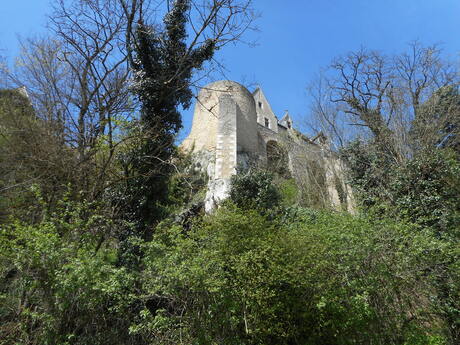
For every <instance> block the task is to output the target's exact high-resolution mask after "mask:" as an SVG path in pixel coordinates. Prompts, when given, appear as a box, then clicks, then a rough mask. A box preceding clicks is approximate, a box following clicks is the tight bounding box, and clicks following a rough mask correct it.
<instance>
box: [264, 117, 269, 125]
mask: <svg viewBox="0 0 460 345" xmlns="http://www.w3.org/2000/svg"><path fill="white" fill-rule="evenodd" d="M264 119H265V127H270V120H269V119H267V118H266V117H264Z"/></svg>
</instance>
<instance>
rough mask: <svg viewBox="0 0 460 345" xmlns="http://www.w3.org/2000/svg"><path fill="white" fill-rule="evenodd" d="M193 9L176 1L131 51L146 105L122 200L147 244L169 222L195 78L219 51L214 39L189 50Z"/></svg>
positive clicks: (136, 87) (141, 30) (139, 33)
mask: <svg viewBox="0 0 460 345" xmlns="http://www.w3.org/2000/svg"><path fill="white" fill-rule="evenodd" d="M190 6H191V4H190V1H189V0H178V1H174V2H173V4H172V7H171V10H170V11H169V12H168V13H167V14H166V15H165V17H164V18H163V24H164V28H163V29H162V30H158V28H154V27H153V26H149V25H145V24H144V23H142V22H140V23H138V26H137V30H136V36H135V42H134V43H133V46H132V47H129V48H131V49H132V51H133V53H134V54H133V56H131V60H132V61H131V62H132V63H131V64H132V66H131V67H132V69H133V73H134V83H133V87H132V89H133V92H134V94H135V95H136V97H137V98H138V99H139V101H140V102H141V116H140V121H139V126H138V130H139V132H140V136H141V138H143V139H142V141H141V142H140V143H139V145H138V146H137V147H135V148H134V149H133V150H132V152H130V154H128V155H127V156H126V157H124V160H123V165H124V167H125V171H126V172H127V173H128V175H129V176H126V177H127V180H126V181H127V183H126V186H125V187H126V188H125V190H123V192H122V193H121V194H122V195H120V199H121V200H122V201H123V204H124V205H123V210H124V212H125V217H126V219H127V220H129V221H130V222H131V223H135V230H134V231H135V236H140V237H142V238H144V239H148V238H149V237H150V231H151V229H152V225H154V224H155V223H156V222H158V221H160V220H161V219H163V218H164V217H165V211H164V209H163V204H164V203H166V202H167V196H168V180H169V178H170V176H171V174H172V172H173V168H172V165H171V158H172V157H173V156H174V155H175V153H176V147H175V145H174V140H175V136H176V134H177V133H178V131H179V129H180V128H181V127H182V121H181V115H180V112H179V108H180V107H182V108H184V109H187V108H188V107H189V106H190V102H191V99H192V96H193V93H192V90H191V88H190V80H191V77H192V73H193V72H194V70H195V69H198V68H201V66H202V65H203V63H204V62H206V61H207V60H209V59H211V58H212V56H213V53H214V49H215V42H214V41H213V40H210V39H209V40H206V41H205V42H204V43H203V44H201V45H199V46H198V47H195V48H193V49H192V48H190V47H188V45H187V15H188V13H189V11H190ZM129 236H131V234H127V235H126V236H125V237H126V238H128V237H129Z"/></svg>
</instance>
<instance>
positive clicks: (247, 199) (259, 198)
mask: <svg viewBox="0 0 460 345" xmlns="http://www.w3.org/2000/svg"><path fill="white" fill-rule="evenodd" d="M230 199H231V200H232V201H233V202H234V203H235V204H236V205H238V206H240V207H242V208H247V209H253V208H257V209H259V210H267V209H270V208H273V207H276V206H279V202H280V199H281V196H280V193H279V191H278V189H277V188H276V187H275V185H274V183H273V175H272V174H271V173H270V172H268V171H264V170H254V169H250V170H249V171H247V172H244V173H240V174H238V175H234V176H232V181H231V190H230Z"/></svg>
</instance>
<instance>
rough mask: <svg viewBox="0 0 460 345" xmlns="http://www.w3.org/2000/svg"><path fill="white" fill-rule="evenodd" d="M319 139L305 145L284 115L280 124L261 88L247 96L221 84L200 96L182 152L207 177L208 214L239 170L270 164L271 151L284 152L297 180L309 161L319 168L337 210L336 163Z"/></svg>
mask: <svg viewBox="0 0 460 345" xmlns="http://www.w3.org/2000/svg"><path fill="white" fill-rule="evenodd" d="M317 138H319V139H318V140H317V141H316V139H317ZM323 138H324V136H322V135H318V136H316V137H315V139H309V138H307V137H306V136H305V135H303V134H302V133H300V132H299V131H297V130H295V129H294V127H293V122H292V119H291V117H290V116H289V114H288V113H287V112H286V113H285V115H284V116H283V118H282V119H281V120H278V118H277V117H276V115H275V114H274V112H273V110H272V108H271V106H270V104H269V103H268V101H267V99H266V97H265V95H264V93H263V92H262V90H261V89H260V88H257V89H256V90H255V91H254V92H253V93H251V92H249V91H248V90H247V89H246V88H245V87H244V86H242V85H240V84H238V83H236V82H233V81H228V80H223V81H217V82H214V83H212V84H209V85H207V86H205V87H204V88H203V89H202V90H201V91H200V93H199V95H198V98H197V103H196V106H195V112H194V116H193V122H192V128H191V132H190V134H189V136H188V137H187V138H186V139H185V140H184V142H183V143H182V144H181V148H182V149H183V150H184V151H188V152H193V153H194V157H195V161H196V162H197V164H198V166H199V167H200V168H201V170H202V171H205V172H206V173H207V174H208V177H209V182H208V190H207V194H206V198H205V209H206V211H207V212H209V211H211V210H212V209H213V208H215V207H216V205H218V204H219V203H220V202H221V201H222V200H224V199H225V198H227V196H228V192H229V189H230V180H231V177H232V175H234V174H236V172H237V167H239V166H242V167H245V166H248V164H250V162H252V161H258V162H262V163H265V164H267V163H268V164H269V163H270V159H271V157H270V153H271V152H273V151H277V152H278V154H279V152H282V155H283V156H285V157H283V159H284V160H283V162H285V163H283V164H285V165H286V167H285V168H287V169H289V170H290V171H291V173H292V175H293V176H294V177H297V178H298V180H299V179H301V178H302V174H305V172H306V171H307V170H308V169H309V168H308V165H311V162H312V161H314V162H315V165H318V164H320V165H321V166H322V168H323V169H324V171H325V176H326V178H327V179H328V182H327V185H328V186H327V188H326V189H327V190H328V191H327V194H329V196H330V202H331V204H333V205H334V206H340V202H341V201H340V200H339V199H340V198H339V196H338V193H337V190H336V188H334V187H333V184H334V183H336V182H333V180H334V181H336V180H337V179H335V176H336V175H337V174H336V171H335V170H337V169H340V168H338V167H339V166H340V164H339V163H340V162H339V160H338V159H337V158H336V157H334V155H331V154H329V153H328V151H329V150H326V148H327V147H326V145H325V141H324V140H322V139H323ZM318 162H320V163H318ZM334 169H335V170H334ZM340 173H341V171H340ZM344 188H346V186H345V187H344ZM341 189H343V188H341Z"/></svg>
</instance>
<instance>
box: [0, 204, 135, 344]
mask: <svg viewBox="0 0 460 345" xmlns="http://www.w3.org/2000/svg"><path fill="white" fill-rule="evenodd" d="M113 227H114V224H113V223H112V222H111V221H110V220H109V219H108V218H106V217H104V216H103V215H102V214H100V213H99V211H98V208H97V207H96V205H90V204H85V203H78V204H77V203H73V202H69V201H61V202H60V205H59V208H58V210H57V211H56V212H55V213H54V214H51V215H45V217H44V218H43V219H42V221H40V222H39V223H37V224H34V225H28V224H25V223H23V222H19V221H12V222H11V223H10V224H8V225H6V226H3V227H2V228H1V229H0V344H2V345H3V344H5V345H7V344H8V345H9V344H130V343H134V342H135V341H136V339H135V338H134V337H133V336H131V335H129V333H128V327H129V324H130V322H132V320H133V318H134V317H135V314H133V313H132V311H133V307H132V305H133V303H134V301H135V299H134V297H133V296H134V294H133V293H134V288H135V285H136V284H135V281H136V276H135V275H134V274H133V273H130V272H128V271H127V270H126V269H124V268H120V267H116V265H115V264H114V262H115V261H116V250H115V249H114V247H113V244H112V241H113V237H112V236H111V235H112V234H111V233H110V229H112V230H113ZM136 343H137V344H140V342H136Z"/></svg>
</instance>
